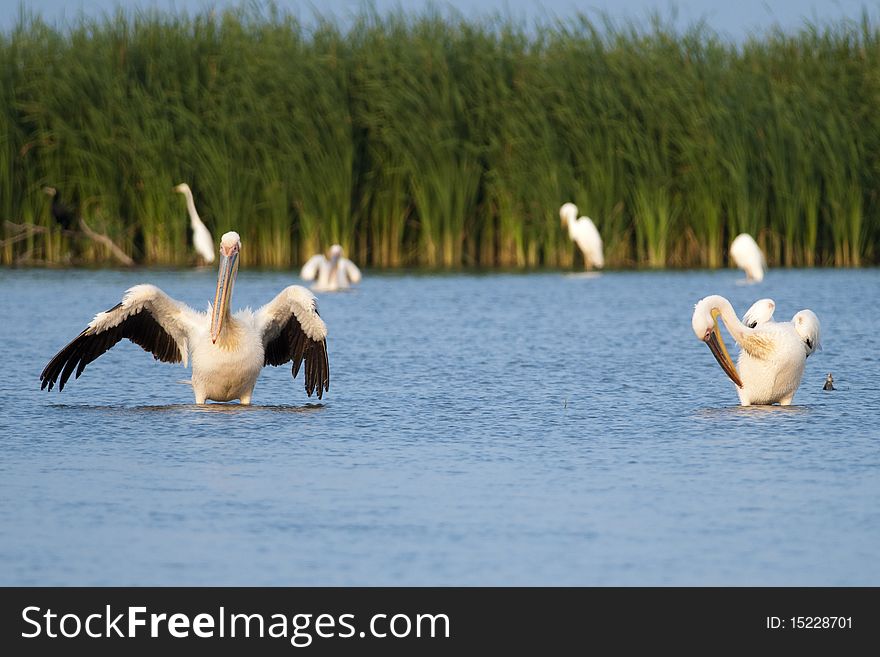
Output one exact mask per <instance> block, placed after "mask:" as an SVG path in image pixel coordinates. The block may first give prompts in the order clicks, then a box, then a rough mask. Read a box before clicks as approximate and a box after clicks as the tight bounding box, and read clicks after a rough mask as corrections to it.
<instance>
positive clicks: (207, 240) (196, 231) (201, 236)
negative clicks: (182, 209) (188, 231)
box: [174, 183, 214, 265]
mask: <svg viewBox="0 0 880 657" xmlns="http://www.w3.org/2000/svg"><path fill="white" fill-rule="evenodd" d="M174 191H175V192H180V193H181V194H183V196H184V197H185V198H186V210H187V212H188V213H189V223H190V226H191V227H192V232H193V246H194V247H195V250H196V253H198V254H199V256H200V257H201V258H202V260H204V261H205V262H206V263H207V264H209V265H210V264H211V263H212V262H214V238H213V237H211V232H210V231H209V230H208V228H207V227H206V226H205V224H203V223H202V219H201V217H199V213H198V212H196V204H195V201H193V195H192V190H191V189H190V188H189V185H187V184H186V183H180V184H179V185H177V186H176V187H175V188H174Z"/></svg>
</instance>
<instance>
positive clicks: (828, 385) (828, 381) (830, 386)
mask: <svg viewBox="0 0 880 657" xmlns="http://www.w3.org/2000/svg"><path fill="white" fill-rule="evenodd" d="M822 390H837V388H835V387H834V377H833V376H831V372H828V376H826V377H825V385H824V386H822Z"/></svg>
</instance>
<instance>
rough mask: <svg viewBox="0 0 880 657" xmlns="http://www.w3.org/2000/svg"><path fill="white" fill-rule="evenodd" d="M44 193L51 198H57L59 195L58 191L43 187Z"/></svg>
mask: <svg viewBox="0 0 880 657" xmlns="http://www.w3.org/2000/svg"><path fill="white" fill-rule="evenodd" d="M43 193H44V194H48V195H49V196H55V195H56V194H57V193H58V190H57V189H55V188H54V187H43Z"/></svg>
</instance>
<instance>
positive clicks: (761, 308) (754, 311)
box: [743, 299, 776, 328]
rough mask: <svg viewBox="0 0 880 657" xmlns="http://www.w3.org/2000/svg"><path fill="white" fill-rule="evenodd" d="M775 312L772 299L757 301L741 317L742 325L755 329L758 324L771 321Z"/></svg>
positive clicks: (774, 303)
mask: <svg viewBox="0 0 880 657" xmlns="http://www.w3.org/2000/svg"><path fill="white" fill-rule="evenodd" d="M775 310H776V302H775V301H773V299H758V300H757V301H755V303H753V304H752V305H751V307H750V308H749V309H748V310H747V311H746V314H745V315H743V324H745V325H746V326H748V327H749V328H755V327H756V326H757V325H758V324H764V323H765V322H769V321H772V320H773V311H775Z"/></svg>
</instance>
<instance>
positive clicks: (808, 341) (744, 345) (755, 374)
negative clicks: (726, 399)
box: [691, 295, 819, 406]
mask: <svg viewBox="0 0 880 657" xmlns="http://www.w3.org/2000/svg"><path fill="white" fill-rule="evenodd" d="M719 315H720V316H721V319H722V320H723V321H724V325H725V326H726V327H727V330H728V331H730V335H731V336H733V339H734V340H735V341H736V342H737V344H739V346H740V347H741V349H742V351H741V352H740V355H739V359H738V361H737V365H738V367H734V364H733V361H732V360H731V358H730V354H729V353H728V352H727V347H726V346H725V345H724V340H723V339H722V337H721V331H720V329H719V327H718V316H719ZM691 325H692V327H693V329H694V333H695V334H696V336H697V338H698V339H700V340H702V341H703V342H705V343H706V344H707V345H708V346H709V349H710V350H711V351H712V354H713V355H714V356H715V359H716V360H717V361H718V364H719V365H721V369H723V370H724V372H725V373H726V374H727V376H728V377H730V380H731V381H733V382H734V383H735V384H736V386H737V389H736V391H737V394H738V395H739V400H740V403H741V404H742V405H743V406H750V405H752V404H775V403H779V404H781V405H783V406H788V405H789V404H791V402H792V400H793V398H794V393H795V392H796V391H797V389H798V386H800V383H801V378H802V377H803V374H804V366H805V364H806V360H807V357H809V356H810V354H812V353H813V352H814V351H816V350H817V349H819V318H818V317H816V314H815V313H814V312H813V311H812V310H801V311H800V312H798V313H797V314H795V316H794V317H793V318H792V320H791V321H790V322H773V321H768V322H765V323H763V324H760V323H759V324H757V325H756V326H755V327H754V328H750V327H749V326H746V325H745V324H743V323H742V322H740V321H739V319H737V317H736V313H735V312H734V311H733V306H731V305H730V302H729V301H728V300H727V299H725V298H724V297H722V296H718V295H712V296H708V297H706V298H704V299H701V300H700V301H699V302H698V303H697V305H696V306H695V307H694V314H693V317H692V318H691Z"/></svg>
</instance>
